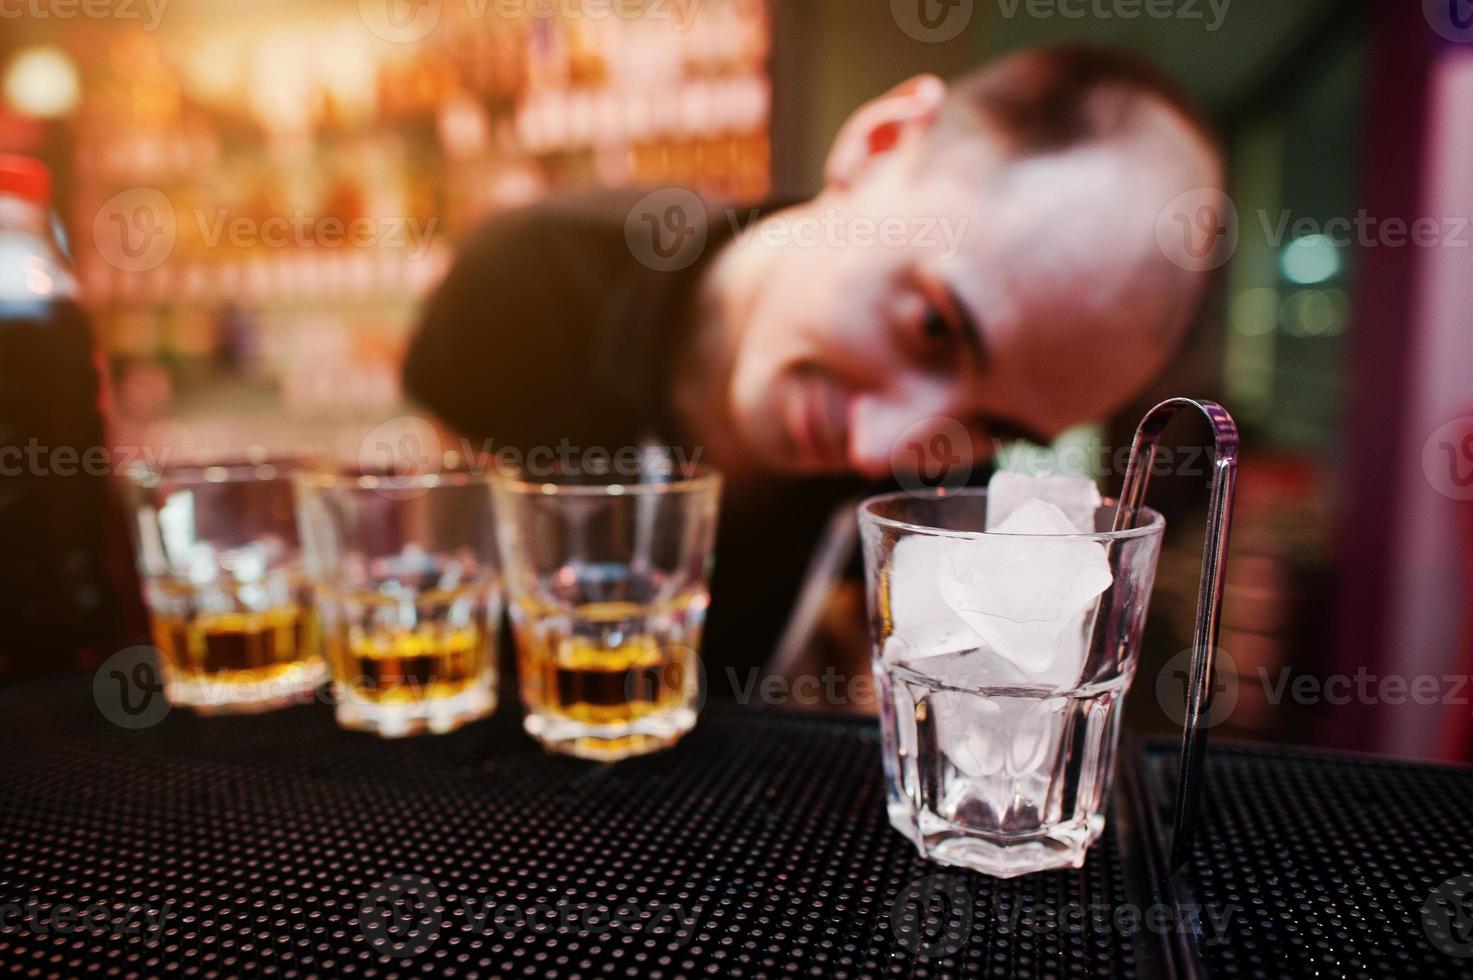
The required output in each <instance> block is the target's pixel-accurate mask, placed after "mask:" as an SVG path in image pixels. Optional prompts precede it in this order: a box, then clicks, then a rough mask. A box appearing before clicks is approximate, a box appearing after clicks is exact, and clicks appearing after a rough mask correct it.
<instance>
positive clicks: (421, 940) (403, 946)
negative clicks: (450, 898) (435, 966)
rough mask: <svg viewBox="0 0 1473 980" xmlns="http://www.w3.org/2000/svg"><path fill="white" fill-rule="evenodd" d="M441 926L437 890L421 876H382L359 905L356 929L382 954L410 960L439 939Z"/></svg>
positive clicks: (441, 910)
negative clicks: (381, 879) (383, 877)
mask: <svg viewBox="0 0 1473 980" xmlns="http://www.w3.org/2000/svg"><path fill="white" fill-rule="evenodd" d="M444 927H445V906H444V904H443V903H442V902H441V901H440V893H439V891H438V890H436V888H435V884H434V882H432V881H430V880H429V879H428V878H425V877H423V876H421V875H394V876H393V877H390V878H385V879H384V880H383V881H381V882H379V883H378V884H377V885H375V886H374V887H373V888H372V889H371V890H370V891H369V892H368V894H367V895H366V896H365V897H364V899H363V904H362V905H361V906H359V908H358V931H359V932H361V933H362V934H363V938H364V939H366V940H368V944H369V945H370V946H372V947H373V948H374V951H375V952H377V953H380V954H382V955H384V956H393V957H397V958H399V959H405V960H409V959H413V958H414V957H416V956H419V955H420V954H421V953H424V952H427V951H428V950H429V949H430V947H432V946H434V945H435V943H436V942H438V941H439V939H440V933H441V931H442V930H443V929H444Z"/></svg>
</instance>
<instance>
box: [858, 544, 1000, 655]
mask: <svg viewBox="0 0 1473 980" xmlns="http://www.w3.org/2000/svg"><path fill="white" fill-rule="evenodd" d="M955 543H956V542H955V541H954V540H953V539H950V538H932V537H924V536H922V535H916V536H914V537H909V538H904V539H902V540H901V541H899V542H897V543H896V545H895V550H894V551H893V552H892V553H891V556H890V566H889V577H888V582H887V586H886V587H887V588H888V590H889V601H890V623H891V632H892V635H891V636H890V637H889V638H888V639H887V640H886V641H885V646H884V649H883V650H882V651H881V656H882V658H883V659H884V660H886V661H896V660H914V659H919V658H921V657H931V656H938V655H941V654H946V653H953V652H956V651H958V650H966V649H969V648H971V647H975V646H976V645H977V643H978V639H977V634H975V633H973V632H972V630H971V628H970V627H968V626H967V624H966V622H964V621H963V620H962V619H961V617H959V616H958V615H957V614H956V612H955V611H954V610H953V609H952V608H951V606H949V605H947V603H946V601H945V600H944V599H942V598H941V593H940V591H939V590H938V588H937V584H938V583H937V577H936V571H937V569H938V568H940V567H941V559H942V556H943V555H945V554H946V552H947V549H949V548H951V547H952V546H953V545H954V544H955Z"/></svg>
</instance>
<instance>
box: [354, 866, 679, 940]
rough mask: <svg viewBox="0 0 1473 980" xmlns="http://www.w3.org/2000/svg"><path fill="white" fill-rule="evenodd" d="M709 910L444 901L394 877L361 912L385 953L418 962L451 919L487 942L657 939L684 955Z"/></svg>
mask: <svg viewBox="0 0 1473 980" xmlns="http://www.w3.org/2000/svg"><path fill="white" fill-rule="evenodd" d="M701 913H702V908H701V906H699V905H694V906H690V907H686V906H684V905H680V904H678V903H665V902H644V901H641V902H634V901H627V902H620V903H617V904H614V905H606V904H604V903H602V902H573V901H567V900H560V901H548V900H545V899H544V900H540V901H535V902H509V901H505V900H496V899H492V898H481V897H475V896H469V895H459V894H456V893H454V892H446V893H443V894H442V893H441V891H440V890H439V888H437V887H436V885H435V884H434V882H432V881H430V880H429V879H428V878H425V877H423V876H421V875H393V876H391V877H389V878H385V879H384V880H383V881H381V882H379V883H378V884H376V885H374V886H373V887H372V888H371V889H369V891H368V893H367V894H366V895H365V896H364V898H363V901H362V903H361V904H360V905H359V908H358V929H359V932H360V933H361V934H362V935H363V938H364V939H366V940H367V941H368V942H369V944H370V945H372V946H373V947H374V949H375V950H377V951H378V952H380V953H383V954H385V955H388V956H394V957H398V958H400V959H412V958H414V957H416V956H418V955H420V954H421V953H425V952H427V951H429V950H430V949H431V948H433V947H434V945H435V944H436V943H437V942H439V940H440V937H441V936H442V935H443V934H444V933H445V931H446V928H447V921H446V920H447V917H454V918H458V919H459V920H460V923H459V926H460V928H461V929H464V930H468V931H469V932H471V933H472V934H474V935H476V936H481V937H487V936H502V937H507V938H510V937H512V936H516V935H519V934H521V933H524V932H531V933H535V934H542V933H550V932H558V933H561V934H564V935H570V934H571V935H576V936H579V937H588V936H599V937H610V936H614V935H616V934H617V935H626V936H634V935H641V934H644V935H650V936H656V937H659V938H661V939H662V940H664V941H665V942H666V943H667V944H668V945H670V946H673V947H675V948H677V949H678V948H681V947H683V946H685V944H686V943H688V942H690V940H691V937H693V936H694V935H695V932H696V925H697V923H698V922H699V921H700V917H701Z"/></svg>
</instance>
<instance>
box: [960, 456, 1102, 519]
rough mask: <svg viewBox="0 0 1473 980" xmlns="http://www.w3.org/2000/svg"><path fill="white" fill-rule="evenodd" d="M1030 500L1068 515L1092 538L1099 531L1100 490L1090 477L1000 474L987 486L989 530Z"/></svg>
mask: <svg viewBox="0 0 1473 980" xmlns="http://www.w3.org/2000/svg"><path fill="white" fill-rule="evenodd" d="M1030 500H1045V501H1047V502H1049V503H1051V504H1053V505H1054V506H1055V507H1057V508H1059V510H1061V511H1063V512H1064V516H1065V517H1066V518H1068V521H1069V525H1070V527H1072V528H1073V529H1074V530H1076V531H1081V532H1083V533H1085V534H1089V533H1090V532H1092V531H1094V529H1095V511H1096V510H1097V509H1099V506H1100V503H1101V501H1100V488H1099V487H1097V486H1095V482H1094V481H1093V480H1091V479H1089V478H1088V477H1083V476H1067V475H1063V474H1051V475H1048V476H1029V475H1028V474H1026V473H1010V472H1008V471H1006V470H999V471H998V472H997V473H994V474H993V476H992V479H991V480H990V481H989V482H988V484H987V530H989V531H992V530H996V529H997V528H998V527H999V526H1001V524H1002V523H1003V522H1004V521H1006V520H1007V519H1008V518H1009V517H1011V516H1013V514H1014V513H1015V512H1016V511H1017V510H1018V509H1019V508H1021V507H1022V506H1023V505H1024V504H1026V503H1028V502H1029V501H1030Z"/></svg>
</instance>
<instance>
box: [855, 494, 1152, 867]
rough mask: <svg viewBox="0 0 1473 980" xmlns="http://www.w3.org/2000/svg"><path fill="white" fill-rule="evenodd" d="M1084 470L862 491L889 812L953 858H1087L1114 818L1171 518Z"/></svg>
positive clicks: (913, 835)
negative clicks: (1133, 513)
mask: <svg viewBox="0 0 1473 980" xmlns="http://www.w3.org/2000/svg"><path fill="white" fill-rule="evenodd" d="M1077 479H1078V478H1073V477H1056V478H1029V477H1022V476H1014V475H1012V474H1001V475H1000V477H999V479H995V480H994V481H993V485H992V487H991V488H990V489H989V490H981V489H975V488H966V489H960V490H937V491H935V493H934V494H933V495H924V496H922V495H915V494H909V493H898V494H891V495H887V496H882V497H876V498H873V499H871V500H868V501H866V502H865V503H864V504H863V505H862V506H861V508H860V527H861V532H862V536H863V542H864V554H865V570H866V576H867V579H868V593H869V605H870V618H871V629H872V635H873V638H874V661H873V663H874V671H875V680H876V683H877V686H878V688H879V691H880V693H881V727H882V734H883V753H884V765H885V778H886V782H887V791H888V808H889V815H890V822H891V823H892V824H893V825H894V826H895V828H896V829H897V830H899V831H900V832H901V833H903V834H905V835H906V836H907V837H909V838H910V839H911V840H912V841H913V842H914V843H915V845H916V847H917V848H918V849H919V850H920V852H921V853H922V854H923V855H924V856H926V857H928V858H930V859H931V860H934V861H937V862H939V863H942V864H949V865H957V866H960V867H966V868H972V869H974V870H977V871H982V872H985V873H987V874H991V875H995V876H998V877H1003V878H1010V877H1013V876H1015V875H1020V874H1028V873H1031V872H1035V871H1044V870H1048V869H1052V868H1063V867H1079V866H1081V865H1082V864H1083V863H1084V859H1085V854H1086V852H1087V850H1088V848H1089V846H1090V845H1091V844H1092V843H1094V841H1095V840H1097V839H1098V838H1099V836H1100V833H1101V831H1102V830H1103V829H1104V821H1105V816H1104V811H1105V807H1106V804H1107V801H1108V798H1109V791H1110V784H1111V777H1112V775H1113V769H1114V760H1115V746H1116V742H1117V741H1118V738H1119V732H1120V705H1121V703H1122V702H1123V701H1124V698H1125V693H1126V690H1127V689H1128V688H1129V686H1130V682H1131V678H1132V676H1133V675H1134V672H1135V665H1136V658H1137V655H1138V650H1139V645H1140V637H1141V629H1142V626H1143V624H1144V622H1145V616H1146V607H1147V604H1148V603H1149V601H1150V595H1151V585H1152V581H1153V579H1154V578H1155V573H1156V559H1157V556H1158V554H1159V552H1160V545H1161V535H1162V531H1163V530H1164V528H1165V524H1164V522H1163V520H1162V518H1161V515H1160V514H1158V513H1156V512H1155V511H1151V510H1145V509H1143V510H1142V511H1141V514H1140V517H1139V519H1138V521H1137V522H1136V526H1135V527H1133V528H1131V529H1128V530H1124V531H1118V532H1113V531H1111V530H1110V528H1111V525H1112V519H1113V517H1114V505H1113V503H1106V502H1103V501H1101V500H1100V498H1099V495H1098V493H1097V492H1095V490H1094V488H1093V485H1092V484H1089V483H1087V481H1079V482H1076V480H1077Z"/></svg>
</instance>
